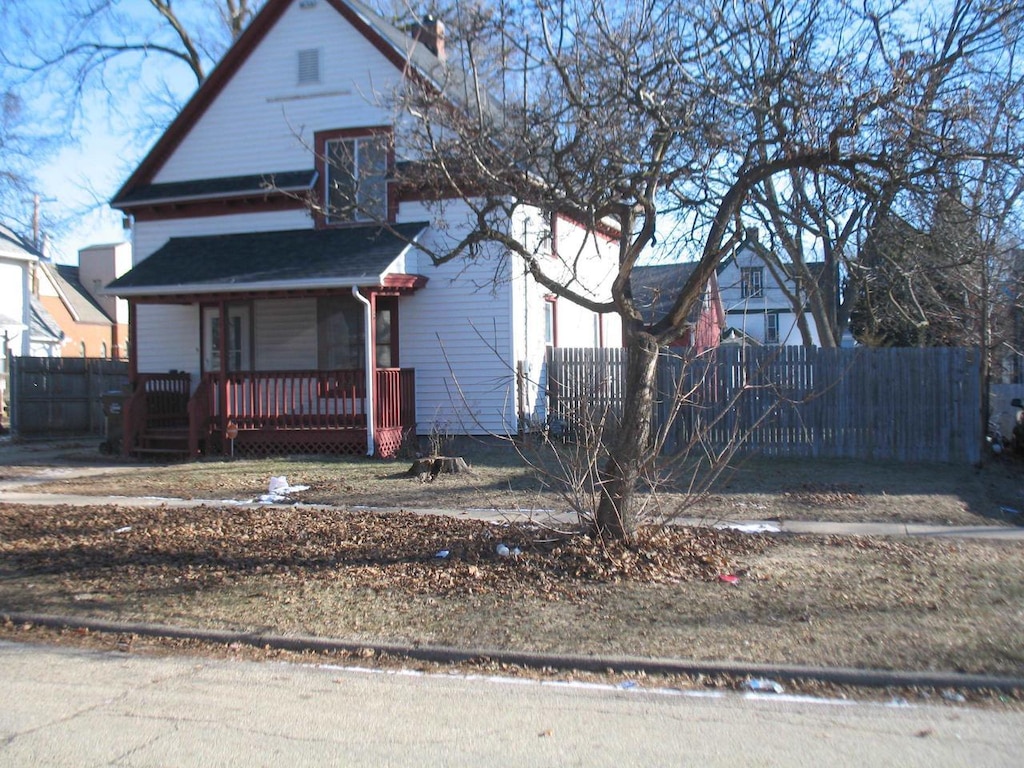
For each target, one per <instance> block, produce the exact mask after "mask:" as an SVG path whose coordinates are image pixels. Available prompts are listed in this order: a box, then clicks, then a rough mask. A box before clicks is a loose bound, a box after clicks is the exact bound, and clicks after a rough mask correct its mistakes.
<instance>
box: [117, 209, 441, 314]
mask: <svg viewBox="0 0 1024 768" xmlns="http://www.w3.org/2000/svg"><path fill="white" fill-rule="evenodd" d="M427 226H428V225H427V223H426V222H415V223H410V224H394V225H392V226H391V228H390V229H384V228H382V227H381V226H380V225H379V224H371V225H366V226H353V227H338V228H334V229H320V230H316V229H300V230H288V231H283V232H248V233H244V234H235V235H210V236H205V237H172V238H171V239H170V240H168V241H167V243H165V244H164V246H163V247H162V248H160V249H158V250H157V251H156V252H155V253H153V255H152V256H149V257H148V258H146V259H145V260H143V261H142V262H140V263H139V264H137V265H136V266H135V268H134V269H132V270H131V271H129V272H126V273H125V274H124V275H122V276H121V277H119V278H117V279H116V280H114V282H112V283H110V285H108V286H107V287H106V289H105V291H104V292H105V293H108V294H116V295H118V296H127V297H131V296H166V295H182V294H197V293H222V292H226V291H231V292H239V291H252V290H263V291H265V290H300V289H314V288H347V287H351V286H370V285H380V284H381V283H382V281H383V279H384V277H385V275H386V274H387V271H388V268H389V267H390V266H391V265H392V264H393V263H394V261H395V260H396V259H397V258H398V257H399V256H401V255H402V253H403V252H404V251H405V250H406V249H408V248H410V247H411V243H412V242H414V241H415V240H416V239H417V238H418V237H419V236H420V235H421V234H422V233H423V231H424V230H425V229H426V228H427Z"/></svg>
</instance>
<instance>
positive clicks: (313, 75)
mask: <svg viewBox="0 0 1024 768" xmlns="http://www.w3.org/2000/svg"><path fill="white" fill-rule="evenodd" d="M319 82H320V50H319V49H318V48H310V49H308V50H305V51H299V85H315V84H317V83H319Z"/></svg>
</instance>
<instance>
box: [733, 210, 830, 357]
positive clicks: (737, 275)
mask: <svg viewBox="0 0 1024 768" xmlns="http://www.w3.org/2000/svg"><path fill="white" fill-rule="evenodd" d="M766 254H767V251H766V250H765V247H764V245H762V244H761V242H760V241H759V239H758V235H757V229H756V228H751V229H748V230H747V233H746V237H745V239H744V240H743V242H742V243H740V244H739V246H737V248H736V249H735V250H734V251H733V252H732V253H731V254H729V255H728V256H726V257H725V258H724V259H722V262H721V264H720V265H719V267H718V284H719V287H720V290H721V297H722V304H723V305H724V307H725V313H726V329H725V331H724V332H723V338H722V340H723V342H724V343H753V344H758V345H777V344H792V345H801V344H803V343H804V339H803V337H802V335H801V333H800V330H799V328H798V327H797V319H798V316H797V313H796V312H795V311H794V309H793V306H794V304H793V301H792V299H791V296H793V295H800V294H802V293H803V286H801V285H800V282H799V280H797V279H795V278H794V277H793V276H792V274H791V273H790V272H789V271H788V270H785V271H783V272H781V273H780V272H778V271H774V270H772V269H770V268H769V267H768V266H767V264H766V262H765V259H764V255H766ZM808 266H809V267H811V272H812V274H814V275H818V274H820V272H821V267H822V266H823V265H821V264H814V263H812V264H809V265H808ZM804 317H805V319H806V321H807V327H808V329H809V330H810V335H811V342H812V343H813V344H814V345H815V346H818V345H820V343H821V342H820V338H819V336H818V329H817V326H816V325H815V322H814V317H813V316H812V315H811V313H810V312H804Z"/></svg>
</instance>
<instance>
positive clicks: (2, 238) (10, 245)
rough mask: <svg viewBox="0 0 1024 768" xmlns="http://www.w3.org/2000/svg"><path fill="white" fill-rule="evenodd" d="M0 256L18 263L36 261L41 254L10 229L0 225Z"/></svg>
mask: <svg viewBox="0 0 1024 768" xmlns="http://www.w3.org/2000/svg"><path fill="white" fill-rule="evenodd" d="M0 256H2V257H5V258H8V259H18V260H19V261H36V260H38V259H39V258H41V254H40V253H39V251H37V250H36V249H35V248H34V247H33V246H32V244H31V243H30V242H29V241H28V240H26V239H25V238H23V237H22V236H21V235H18V234H16V233H15V232H14V230H13V229H11V228H10V227H8V226H6V225H4V224H0Z"/></svg>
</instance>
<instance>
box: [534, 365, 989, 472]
mask: <svg viewBox="0 0 1024 768" xmlns="http://www.w3.org/2000/svg"><path fill="white" fill-rule="evenodd" d="M624 360H625V355H624V350H621V349H552V350H550V352H549V355H548V360H547V371H546V381H547V392H548V418H549V422H551V423H554V424H558V425H559V426H565V427H567V428H569V429H572V426H573V425H574V424H579V423H581V420H585V419H588V420H593V419H594V418H595V417H596V416H598V415H600V414H604V413H607V414H610V415H611V416H612V421H613V422H614V417H615V415H616V414H618V413H620V412H621V408H622V382H623V381H624V376H623V373H624ZM980 392H981V388H980V373H979V354H978V352H977V351H976V350H973V349H953V348H933V349H866V348H864V349H862V348H857V349H817V348H808V347H788V346H786V347H772V348H757V349H755V348H744V347H732V346H723V347H719V348H718V349H715V350H712V351H710V352H708V353H704V354H702V355H699V356H694V355H687V353H686V352H685V351H684V350H666V351H665V352H663V354H662V356H661V359H660V361H659V366H658V379H657V392H656V406H655V417H654V427H655V428H656V429H659V430H664V432H665V451H666V452H668V453H677V452H680V451H682V450H685V449H686V447H687V446H689V445H692V444H695V443H696V442H697V441H700V442H703V443H704V444H705V445H706V446H708V447H710V448H712V449H720V448H722V447H724V446H725V445H726V444H728V443H729V442H731V441H734V440H736V439H738V438H739V439H742V441H743V445H744V448H743V450H745V451H757V452H759V453H762V454H766V455H774V456H814V457H836V458H860V459H891V460H898V461H945V462H976V461H978V459H979V455H980V447H981V418H980V415H979V414H980V407H981V396H980Z"/></svg>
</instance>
